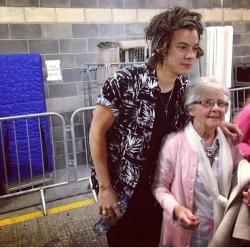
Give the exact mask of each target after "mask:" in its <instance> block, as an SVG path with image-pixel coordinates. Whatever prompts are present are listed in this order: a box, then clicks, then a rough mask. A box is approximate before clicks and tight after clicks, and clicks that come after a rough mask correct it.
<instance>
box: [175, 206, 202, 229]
mask: <svg viewBox="0 0 250 248" xmlns="http://www.w3.org/2000/svg"><path fill="white" fill-rule="evenodd" d="M174 214H175V216H176V218H177V219H178V221H179V223H180V224H181V225H182V226H183V227H184V228H186V229H189V230H193V229H196V228H197V227H198V226H199V224H200V221H199V218H198V217H196V216H195V215H193V213H192V212H191V211H190V210H189V209H188V208H185V207H183V206H181V205H177V206H176V207H175V209H174Z"/></svg>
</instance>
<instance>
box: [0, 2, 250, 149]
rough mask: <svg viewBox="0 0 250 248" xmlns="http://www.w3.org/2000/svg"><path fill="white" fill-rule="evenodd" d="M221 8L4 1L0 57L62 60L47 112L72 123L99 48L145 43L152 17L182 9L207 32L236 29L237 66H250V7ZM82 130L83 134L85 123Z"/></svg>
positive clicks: (209, 4) (49, 89) (241, 4)
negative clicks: (87, 67)
mask: <svg viewBox="0 0 250 248" xmlns="http://www.w3.org/2000/svg"><path fill="white" fill-rule="evenodd" d="M220 3H221V1H218V0H53V1H52V0H0V53H40V54H41V55H42V57H43V61H45V60H57V59H59V60H60V61H61V69H62V80H60V81H50V82H47V81H46V70H45V66H44V75H45V77H44V86H45V93H46V103H47V110H48V111H55V112H58V113H61V114H63V115H64V116H65V117H68V116H70V115H71V113H72V112H73V111H74V110H75V109H77V108H79V107H83V106H84V105H85V102H86V99H84V94H86V92H85V93H84V90H83V89H84V88H85V86H86V85H85V84H86V82H85V81H84V80H83V78H82V73H81V71H82V65H83V64H88V63H96V62H97V56H98V48H97V44H98V43H99V42H101V41H120V40H134V39H142V38H143V37H144V31H143V30H144V28H145V27H146V26H147V24H148V22H149V20H150V19H151V18H152V16H154V15H155V14H157V13H160V12H161V11H164V10H165V9H167V8H169V7H174V6H182V7H186V8H189V9H193V10H195V11H198V12H200V13H201V14H202V15H203V21H204V25H205V26H211V25H232V26H233V27H234V46H233V62H234V63H236V62H250V1H249V0H240V1H235V0H224V1H223V8H221V6H220ZM93 92H94V91H93ZM93 94H96V92H94V93H93ZM85 97H86V96H85ZM67 119H68V118H67ZM78 128H79V130H80V129H82V125H81V123H79V125H78ZM80 148H81V147H79V150H80Z"/></svg>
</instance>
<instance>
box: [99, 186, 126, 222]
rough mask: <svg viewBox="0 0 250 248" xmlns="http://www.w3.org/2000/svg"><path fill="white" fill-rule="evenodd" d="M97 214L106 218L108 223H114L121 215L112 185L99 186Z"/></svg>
mask: <svg viewBox="0 0 250 248" xmlns="http://www.w3.org/2000/svg"><path fill="white" fill-rule="evenodd" d="M98 202H99V214H100V215H102V216H103V217H105V218H106V222H107V223H108V224H109V225H114V224H115V223H116V222H117V220H118V219H119V218H121V216H122V212H121V211H120V210H119V208H118V205H117V198H116V195H115V192H114V190H113V188H112V187H108V188H100V189H99V194H98Z"/></svg>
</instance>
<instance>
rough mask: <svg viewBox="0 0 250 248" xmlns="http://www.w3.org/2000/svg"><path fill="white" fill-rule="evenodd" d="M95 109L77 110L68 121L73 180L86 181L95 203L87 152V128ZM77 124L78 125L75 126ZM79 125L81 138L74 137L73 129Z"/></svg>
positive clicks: (88, 153)
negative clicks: (79, 147) (79, 145)
mask: <svg viewBox="0 0 250 248" xmlns="http://www.w3.org/2000/svg"><path fill="white" fill-rule="evenodd" d="M94 109H95V107H84V108H79V109H77V110H75V111H74V112H73V114H72V115H71V119H70V127H71V135H72V151H73V163H74V173H75V179H76V181H78V182H80V181H88V182H89V186H90V188H91V190H92V193H93V196H94V198H95V201H96V202H97V196H96V193H95V191H94V190H93V187H92V182H91V180H90V177H89V174H90V170H91V166H90V160H91V158H90V151H89V138H88V134H89V128H90V124H91V120H92V116H93V111H94ZM77 119H78V121H77ZM77 122H78V124H77ZM78 125H80V127H82V130H83V134H82V137H76V132H75V129H76V127H77V126H78ZM79 141H80V142H81V143H80V144H82V151H81V149H77V144H79ZM77 153H79V154H81V153H82V156H83V158H84V159H83V164H81V163H80V162H79V159H78V156H77Z"/></svg>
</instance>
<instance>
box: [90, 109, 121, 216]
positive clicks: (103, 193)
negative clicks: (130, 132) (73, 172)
mask: <svg viewBox="0 0 250 248" xmlns="http://www.w3.org/2000/svg"><path fill="white" fill-rule="evenodd" d="M114 121H115V117H114V115H113V113H112V110H111V109H110V108H109V107H106V106H102V105H97V106H96V109H95V111H94V115H93V120H92V122H91V127H90V131H89V145H90V152H91V156H92V160H93V163H94V166H95V171H96V175H97V179H98V184H99V195H98V202H99V212H100V214H102V215H108V214H113V212H115V213H116V215H117V216H119V214H120V211H119V209H118V207H117V198H116V195H115V192H114V190H113V187H112V185H111V180H110V176H109V171H108V164H107V163H108V162H107V149H106V133H107V131H108V130H109V129H110V127H111V126H112V125H113V123H114Z"/></svg>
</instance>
